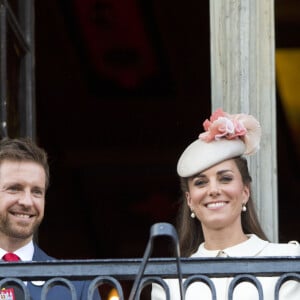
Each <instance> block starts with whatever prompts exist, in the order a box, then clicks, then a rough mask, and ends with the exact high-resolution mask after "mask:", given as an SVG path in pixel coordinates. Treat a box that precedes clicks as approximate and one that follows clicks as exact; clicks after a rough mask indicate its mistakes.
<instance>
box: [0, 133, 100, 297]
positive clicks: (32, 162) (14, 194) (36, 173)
mask: <svg viewBox="0 0 300 300" xmlns="http://www.w3.org/2000/svg"><path fill="white" fill-rule="evenodd" d="M48 185H49V166H48V161H47V154H46V153H45V151H44V150H43V149H41V148H39V147H38V146H37V145H36V144H35V143H34V142H32V141H31V140H30V139H9V138H5V139H3V140H1V141H0V258H2V259H3V260H18V259H20V260H22V261H31V260H33V261H46V260H53V259H54V258H52V257H49V256H48V255H47V254H46V253H45V252H44V251H42V250H41V249H40V248H39V247H38V246H37V244H36V243H35V242H34V241H33V235H34V233H35V232H36V231H37V229H38V227H39V225H40V224H41V222H42V220H43V217H44V209H45V194H46V190H47V187H48ZM7 253H9V254H7ZM15 255H16V256H15ZM7 256H9V257H10V258H8V259H7ZM40 283H41V282H39V284H38V285H37V284H35V282H28V283H27V288H28V290H29V293H30V296H31V299H32V300H40V299H41V291H42V285H41V284H40ZM72 283H73V284H74V287H75V289H76V293H77V299H81V300H85V299H87V290H88V286H89V282H88V281H76V282H75V281H73V282H72ZM7 290H9V288H7ZM1 292H2V293H3V294H5V290H3V291H1ZM95 294H97V295H95V296H94V300H96V299H100V296H99V295H98V293H95ZM4 296H5V295H4ZM4 296H3V297H4ZM1 299H2V298H1ZM3 299H6V298H3ZM7 299H8V298H7ZM47 299H49V300H60V299H62V300H67V299H71V294H70V293H69V291H68V290H67V289H66V288H65V287H62V286H56V287H54V288H52V289H51V290H50V291H49V293H48V297H47Z"/></svg>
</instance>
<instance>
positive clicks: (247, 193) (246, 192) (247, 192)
mask: <svg viewBox="0 0 300 300" xmlns="http://www.w3.org/2000/svg"><path fill="white" fill-rule="evenodd" d="M243 194H244V197H243V203H244V204H247V202H248V200H249V197H250V187H249V186H248V185H244V190H243Z"/></svg>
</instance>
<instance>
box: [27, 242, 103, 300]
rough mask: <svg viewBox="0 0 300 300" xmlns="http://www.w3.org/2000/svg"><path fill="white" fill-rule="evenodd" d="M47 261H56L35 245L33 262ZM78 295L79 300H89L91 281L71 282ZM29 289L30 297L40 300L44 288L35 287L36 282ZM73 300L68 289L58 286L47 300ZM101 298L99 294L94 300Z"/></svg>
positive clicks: (33, 299) (51, 291)
mask: <svg viewBox="0 0 300 300" xmlns="http://www.w3.org/2000/svg"><path fill="white" fill-rule="evenodd" d="M46 260H54V258H53V257H51V256H48V255H47V254H46V253H45V252H44V251H43V250H42V249H40V248H39V247H38V246H37V245H36V244H34V253H33V261H46ZM71 283H72V284H73V285H74V287H75V289H76V293H77V299H78V300H86V299H87V295H88V293H87V291H88V286H89V284H90V281H72V282H71ZM27 288H28V290H29V293H30V296H31V299H32V300H40V299H41V292H42V288H43V285H42V286H38V285H35V284H34V282H28V283H27ZM69 299H70V300H71V294H70V293H69V291H68V290H67V288H65V287H62V286H56V287H53V288H51V290H50V291H49V292H48V296H47V300H69ZM99 299H100V296H99V295H98V294H97V295H95V296H94V298H93V300H99Z"/></svg>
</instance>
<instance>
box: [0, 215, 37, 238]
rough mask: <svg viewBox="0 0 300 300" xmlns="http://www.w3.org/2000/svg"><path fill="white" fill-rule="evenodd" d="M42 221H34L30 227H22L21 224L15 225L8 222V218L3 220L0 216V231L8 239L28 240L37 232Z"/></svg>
mask: <svg viewBox="0 0 300 300" xmlns="http://www.w3.org/2000/svg"><path fill="white" fill-rule="evenodd" d="M41 221H42V220H36V222H35V223H33V224H32V225H30V226H29V225H27V224H26V225H25V226H22V223H21V222H20V224H15V223H12V222H10V221H9V219H8V218H5V219H3V217H2V216H0V231H1V232H2V234H5V235H6V236H8V237H11V238H15V239H28V238H29V237H31V236H33V234H34V233H35V232H36V231H37V229H38V227H39V226H40V224H41Z"/></svg>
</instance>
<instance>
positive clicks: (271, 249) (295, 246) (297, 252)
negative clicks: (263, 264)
mask: <svg viewBox="0 0 300 300" xmlns="http://www.w3.org/2000/svg"><path fill="white" fill-rule="evenodd" d="M260 255H270V256H300V244H299V242H298V241H290V242H288V243H268V244H267V246H266V247H265V248H264V249H263V251H262V252H261V253H260Z"/></svg>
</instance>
